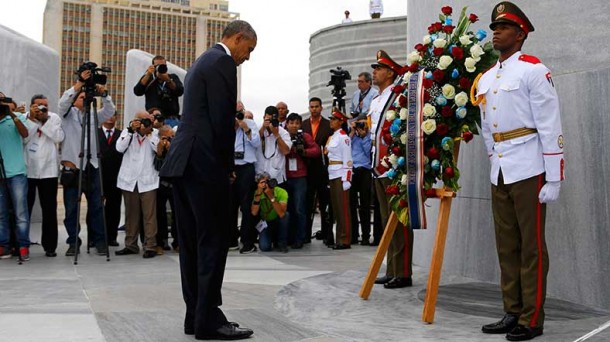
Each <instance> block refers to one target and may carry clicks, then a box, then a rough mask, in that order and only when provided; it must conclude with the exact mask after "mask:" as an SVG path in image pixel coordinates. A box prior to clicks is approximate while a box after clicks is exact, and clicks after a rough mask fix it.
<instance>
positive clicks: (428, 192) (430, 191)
mask: <svg viewBox="0 0 610 342" xmlns="http://www.w3.org/2000/svg"><path fill="white" fill-rule="evenodd" d="M424 194H425V195H426V197H427V198H434V197H436V189H428V190H424Z"/></svg>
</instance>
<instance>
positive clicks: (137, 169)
mask: <svg viewBox="0 0 610 342" xmlns="http://www.w3.org/2000/svg"><path fill="white" fill-rule="evenodd" d="M158 141H159V140H158V138H154V137H152V136H151V137H148V136H145V137H142V136H140V134H138V133H129V132H128V131H127V130H126V129H125V130H123V132H121V136H120V137H119V140H118V141H117V142H116V150H117V151H119V152H121V153H123V162H122V163H121V168H120V169H119V177H118V179H117V183H116V186H117V188H119V189H121V190H125V191H130V192H133V191H134V190H135V187H136V185H137V186H138V193H143V192H148V191H151V190H155V189H157V188H158V187H159V172H158V171H157V170H155V167H154V166H153V162H154V160H155V153H156V151H157V143H158Z"/></svg>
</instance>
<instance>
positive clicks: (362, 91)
mask: <svg viewBox="0 0 610 342" xmlns="http://www.w3.org/2000/svg"><path fill="white" fill-rule="evenodd" d="M357 82H358V84H357V85H358V90H356V91H355V92H354V95H352V101H351V104H350V113H351V114H352V117H354V118H356V117H357V116H359V115H366V114H368V112H369V108H370V106H371V101H372V100H373V98H375V96H377V94H378V92H377V89H375V88H373V87H371V85H372V82H373V77H372V76H371V74H370V73H368V72H366V71H365V72H361V73H360V74H358V81H357Z"/></svg>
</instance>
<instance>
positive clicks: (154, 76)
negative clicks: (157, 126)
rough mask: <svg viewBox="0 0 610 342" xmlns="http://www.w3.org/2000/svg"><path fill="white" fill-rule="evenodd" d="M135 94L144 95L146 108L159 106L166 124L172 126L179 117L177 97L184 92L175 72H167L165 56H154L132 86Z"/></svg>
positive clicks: (176, 122)
mask: <svg viewBox="0 0 610 342" xmlns="http://www.w3.org/2000/svg"><path fill="white" fill-rule="evenodd" d="M133 93H134V94H135V95H136V96H142V95H144V96H145V99H146V104H145V107H146V110H148V109H150V108H153V107H156V108H159V110H160V111H161V113H162V114H163V116H164V117H165V118H166V120H167V121H166V124H168V125H170V126H172V127H174V126H176V125H177V124H178V120H179V119H180V116H179V113H180V104H179V103H178V98H179V97H180V96H182V94H183V93H184V86H183V85H182V82H181V81H180V78H178V75H176V74H170V73H168V69H167V63H166V61H165V57H163V56H158V55H157V56H155V57H153V59H152V65H150V66H149V67H148V69H146V73H145V74H144V75H143V76H142V78H140V80H139V81H138V83H137V84H136V85H135V87H133Z"/></svg>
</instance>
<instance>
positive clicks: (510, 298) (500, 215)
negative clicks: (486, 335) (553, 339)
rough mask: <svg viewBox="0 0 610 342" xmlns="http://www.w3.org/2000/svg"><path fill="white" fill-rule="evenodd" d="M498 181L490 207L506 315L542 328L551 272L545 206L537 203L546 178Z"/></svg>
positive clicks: (542, 176)
mask: <svg viewBox="0 0 610 342" xmlns="http://www.w3.org/2000/svg"><path fill="white" fill-rule="evenodd" d="M498 178H499V179H498V185H497V186H494V185H493V184H492V186H491V201H492V202H491V203H492V209H493V215H494V222H495V227H496V248H497V250H498V259H499V260H500V272H501V280H500V286H501V288H502V299H503V301H504V311H505V312H507V313H512V314H517V315H520V317H519V324H523V325H525V326H530V327H541V326H543V324H544V307H543V306H544V300H545V298H546V276H547V273H548V271H549V255H548V252H547V249H546V240H545V233H544V230H545V228H544V221H545V218H546V204H541V203H540V202H539V201H538V193H539V192H540V188H542V186H543V185H544V174H541V175H538V176H534V177H532V178H528V179H525V180H522V181H519V182H516V183H513V184H508V185H507V184H504V180H503V178H502V174H501V173H500V176H499V177H498Z"/></svg>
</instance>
